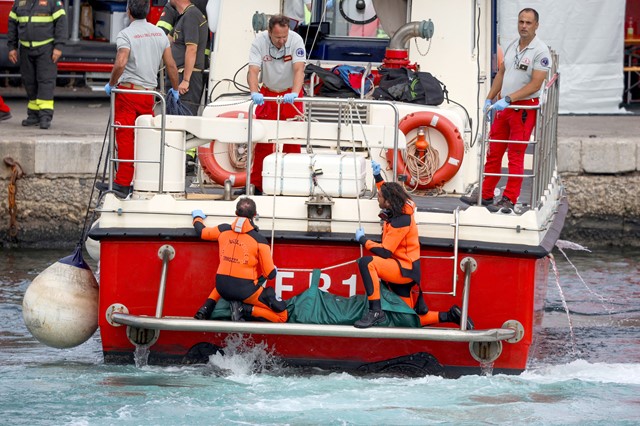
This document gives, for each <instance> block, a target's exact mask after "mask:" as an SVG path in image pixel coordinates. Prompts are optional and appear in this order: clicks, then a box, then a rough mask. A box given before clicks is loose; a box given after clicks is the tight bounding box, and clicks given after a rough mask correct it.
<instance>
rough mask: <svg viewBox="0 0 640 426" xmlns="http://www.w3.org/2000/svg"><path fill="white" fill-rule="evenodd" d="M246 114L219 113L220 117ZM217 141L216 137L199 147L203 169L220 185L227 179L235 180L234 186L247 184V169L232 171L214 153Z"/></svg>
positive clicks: (238, 112) (199, 158)
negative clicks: (222, 164) (221, 163)
mask: <svg viewBox="0 0 640 426" xmlns="http://www.w3.org/2000/svg"><path fill="white" fill-rule="evenodd" d="M246 114H247V113H246V111H227V112H224V113H222V114H220V115H218V117H229V118H238V117H242V116H245V115H246ZM215 143H216V140H215V139H214V140H212V141H211V143H210V144H209V145H203V146H200V147H198V161H199V162H200V164H201V165H202V169H203V171H204V172H205V173H206V175H207V176H209V177H210V178H211V179H212V180H213V181H214V182H216V183H218V184H220V185H224V181H225V180H227V179H231V181H232V182H233V184H232V186H234V187H237V186H245V185H246V184H247V171H246V170H243V171H230V170H226V169H224V168H223V167H222V166H221V165H220V163H218V160H216V157H215V155H214V154H213V153H214V152H215V151H214V145H215Z"/></svg>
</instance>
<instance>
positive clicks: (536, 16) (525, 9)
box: [518, 7, 540, 22]
mask: <svg viewBox="0 0 640 426" xmlns="http://www.w3.org/2000/svg"><path fill="white" fill-rule="evenodd" d="M522 12H531V13H533V17H534V18H535V19H536V22H538V20H539V19H540V15H538V11H537V10H535V9H532V8H530V7H525V8H524V9H522V10H521V11H520V13H522ZM520 13H518V16H520Z"/></svg>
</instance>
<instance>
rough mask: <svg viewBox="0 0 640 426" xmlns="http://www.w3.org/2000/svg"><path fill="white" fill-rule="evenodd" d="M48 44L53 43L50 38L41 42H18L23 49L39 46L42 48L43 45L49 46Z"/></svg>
mask: <svg viewBox="0 0 640 426" xmlns="http://www.w3.org/2000/svg"><path fill="white" fill-rule="evenodd" d="M49 43H53V39H52V38H48V39H46V40H42V41H22V40H20V44H21V45H23V46H24V47H40V46H44V45H45V44H49Z"/></svg>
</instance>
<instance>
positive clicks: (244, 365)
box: [209, 334, 282, 376]
mask: <svg viewBox="0 0 640 426" xmlns="http://www.w3.org/2000/svg"><path fill="white" fill-rule="evenodd" d="M273 352H274V351H273V349H272V348H269V347H268V346H267V344H266V343H264V342H257V343H256V342H255V341H254V340H253V339H252V338H251V337H246V338H245V337H243V336H242V335H241V334H230V335H229V336H228V337H227V338H226V339H225V345H224V354H222V353H215V354H213V355H211V356H210V357H209V364H210V365H211V366H212V367H213V368H214V369H216V370H219V371H222V372H224V373H223V375H238V376H248V375H251V374H255V373H266V372H274V371H277V370H280V369H282V365H281V364H280V361H279V360H278V359H277V358H276V356H275V355H274V353H273Z"/></svg>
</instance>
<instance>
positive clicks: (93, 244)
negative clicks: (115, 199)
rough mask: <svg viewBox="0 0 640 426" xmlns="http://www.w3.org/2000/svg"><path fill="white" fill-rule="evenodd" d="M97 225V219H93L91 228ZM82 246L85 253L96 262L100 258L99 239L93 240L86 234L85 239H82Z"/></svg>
mask: <svg viewBox="0 0 640 426" xmlns="http://www.w3.org/2000/svg"><path fill="white" fill-rule="evenodd" d="M96 226H98V221H95V222H94V223H93V225H91V229H92V230H93V228H95V227H96ZM84 248H85V249H87V253H89V256H91V258H92V259H93V260H95V261H96V262H97V261H99V260H100V241H98V240H94V239H93V238H91V237H89V236H87V239H86V240H84Z"/></svg>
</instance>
